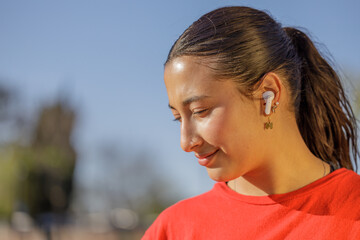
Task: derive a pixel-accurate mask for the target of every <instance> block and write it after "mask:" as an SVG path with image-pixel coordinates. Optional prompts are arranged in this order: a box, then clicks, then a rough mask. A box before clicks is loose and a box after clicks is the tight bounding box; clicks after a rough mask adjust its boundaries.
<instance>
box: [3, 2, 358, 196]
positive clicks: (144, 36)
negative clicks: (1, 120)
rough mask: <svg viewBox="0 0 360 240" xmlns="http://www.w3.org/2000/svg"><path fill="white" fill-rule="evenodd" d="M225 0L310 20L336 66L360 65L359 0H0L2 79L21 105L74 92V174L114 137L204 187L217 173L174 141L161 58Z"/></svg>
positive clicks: (290, 19)
mask: <svg viewBox="0 0 360 240" xmlns="http://www.w3.org/2000/svg"><path fill="white" fill-rule="evenodd" d="M227 5H246V6H252V7H255V8H259V9H263V10H268V11H269V12H270V13H271V14H272V15H273V16H274V17H275V18H276V19H277V20H278V21H280V22H281V23H282V24H283V25H284V26H289V25H290V26H301V27H304V28H307V29H308V30H309V31H310V32H311V33H312V35H313V37H314V38H315V40H316V41H318V42H321V43H323V44H325V45H326V46H327V48H328V50H329V51H330V53H331V54H332V55H333V57H334V58H335V60H336V61H337V63H338V64H339V65H340V66H341V67H342V68H344V69H345V70H347V71H351V72H353V73H355V74H359V73H360V70H359V68H360V44H359V43H360V27H359V25H360V14H359V11H360V1H358V0H343V1H339V0H317V1H310V0H303V1H286V0H281V1H276V0H273V1H269V0H263V1H260V0H259V1H256V0H248V1H227V0H217V1H215V0H182V1H171V0H152V1H148V0H142V1H138V0H116V1H115V0H103V1H100V0H97V1H90V0H64V1H44V0H43V1H39V0H31V1H26V0H22V1H20V0H18V1H12V0H8V1H5V0H0V81H1V80H2V81H4V80H6V81H7V84H9V85H10V86H13V87H14V88H18V89H19V92H20V93H21V95H22V96H23V100H24V106H25V107H26V108H27V109H34V108H36V106H37V105H38V104H40V103H41V102H43V101H48V100H51V99H53V98H54V96H56V95H57V94H58V92H59V91H61V90H64V89H65V90H66V91H68V92H69V93H70V98H71V102H73V103H74V105H75V106H76V107H77V108H78V109H79V110H80V113H81V117H80V119H79V125H78V126H79V127H80V128H79V129H78V131H77V133H76V138H75V144H76V146H77V148H78V151H79V153H80V155H79V157H80V158H79V166H78V168H77V179H78V181H79V182H86V181H91V179H96V177H101V176H103V175H104V174H106V173H104V172H101V171H104V168H103V167H101V166H102V163H101V159H96V156H95V154H94V153H93V152H92V150H93V149H94V148H95V146H97V145H99V144H102V143H103V142H115V143H118V144H119V145H121V146H130V147H129V149H131V151H141V150H142V149H150V150H151V153H152V156H155V157H154V160H153V165H154V167H155V168H156V169H157V170H158V171H159V172H160V173H161V174H164V176H166V177H167V178H168V179H169V183H177V185H176V186H179V187H180V189H179V191H178V192H180V193H181V194H182V195H183V196H190V195H194V194H197V193H200V192H203V191H205V190H207V189H208V188H209V187H211V185H212V184H213V182H212V180H210V179H209V178H208V177H207V174H206V170H205V169H203V168H202V167H200V166H198V163H197V161H196V160H195V159H194V157H193V155H192V154H186V153H183V152H182V150H181V149H180V145H179V129H178V128H179V126H178V125H177V124H176V123H174V122H172V121H171V119H172V116H171V113H170V111H169V109H168V107H167V103H168V100H167V95H166V90H165V87H164V85H163V63H164V61H165V59H166V56H167V53H168V51H169V49H170V47H171V45H172V44H173V42H174V41H175V40H176V38H177V37H178V36H179V35H180V34H181V33H182V32H183V31H184V30H185V28H186V27H187V26H189V25H190V24H191V23H192V22H193V21H195V20H196V19H197V18H199V17H200V16H201V15H202V14H204V13H206V12H208V11H210V10H213V9H215V8H217V7H221V6H227ZM174 186H175V185H174Z"/></svg>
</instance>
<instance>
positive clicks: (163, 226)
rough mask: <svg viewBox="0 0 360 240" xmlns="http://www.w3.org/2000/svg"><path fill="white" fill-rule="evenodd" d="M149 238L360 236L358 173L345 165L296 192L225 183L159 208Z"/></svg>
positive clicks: (337, 239) (147, 235)
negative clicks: (244, 190) (242, 189)
mask: <svg viewBox="0 0 360 240" xmlns="http://www.w3.org/2000/svg"><path fill="white" fill-rule="evenodd" d="M142 239H143V240H148V239H161V240H165V239H169V240H170V239H171V240H173V239H179V240H180V239H181V240H187V239H206V240H211V239H216V240H228V239H234V240H235V239H236V240H240V239H246V240H249V239H302V240H303V239H326V240H329V239H336V240H340V239H341V240H342V239H354V240H355V239H356V240H359V239H360V176H359V175H357V174H356V173H355V172H353V171H350V170H347V169H344V168H342V169H338V170H336V171H334V172H332V173H331V174H329V175H327V176H325V177H323V178H321V179H319V180H317V181H315V182H313V183H311V184H309V185H307V186H305V187H303V188H301V189H298V190H296V191H293V192H290V193H285V194H275V195H269V196H245V195H241V194H238V193H236V192H234V191H233V190H231V189H230V188H229V187H228V186H227V185H226V183H225V182H219V183H216V184H215V185H214V187H213V189H212V190H211V191H209V192H206V193H204V194H202V195H199V196H196V197H193V198H190V199H186V200H183V201H180V202H178V203H176V204H175V205H173V206H171V207H169V208H167V209H166V210H164V211H163V212H162V213H161V214H160V215H159V217H158V218H157V219H156V220H155V222H154V223H153V224H152V225H151V226H150V228H149V229H148V230H147V231H146V233H145V235H144V236H143V238H142Z"/></svg>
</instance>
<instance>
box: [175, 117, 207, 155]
mask: <svg viewBox="0 0 360 240" xmlns="http://www.w3.org/2000/svg"><path fill="white" fill-rule="evenodd" d="M180 131H181V133H180V145H181V148H182V149H183V150H184V151H185V152H192V151H194V149H195V148H196V147H198V146H200V145H201V144H202V142H203V140H202V138H201V137H200V136H199V134H198V133H197V131H196V128H195V127H194V126H193V125H192V124H191V123H190V122H185V121H183V122H182V124H181V130H180Z"/></svg>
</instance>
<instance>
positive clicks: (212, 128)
mask: <svg viewBox="0 0 360 240" xmlns="http://www.w3.org/2000/svg"><path fill="white" fill-rule="evenodd" d="M230 124H231V119H230V118H229V116H228V115H227V114H226V111H225V110H224V109H221V108H219V109H216V110H214V111H213V112H212V113H211V116H210V117H209V118H208V119H206V120H204V121H203V122H202V123H201V128H200V131H201V136H202V137H203V139H204V140H205V141H206V142H207V143H208V144H210V145H213V146H216V147H224V146H226V145H227V144H228V142H229V139H230V140H231V137H232V136H231V135H232V132H231V131H229V130H228V129H233V127H235V126H229V125H230Z"/></svg>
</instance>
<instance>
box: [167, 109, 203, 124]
mask: <svg viewBox="0 0 360 240" xmlns="http://www.w3.org/2000/svg"><path fill="white" fill-rule="evenodd" d="M207 110H208V109H203V110H200V111H197V112H194V113H193V115H198V114H201V113H204V112H206V111H207ZM173 121H175V122H181V117H177V118H175V119H173Z"/></svg>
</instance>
